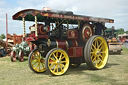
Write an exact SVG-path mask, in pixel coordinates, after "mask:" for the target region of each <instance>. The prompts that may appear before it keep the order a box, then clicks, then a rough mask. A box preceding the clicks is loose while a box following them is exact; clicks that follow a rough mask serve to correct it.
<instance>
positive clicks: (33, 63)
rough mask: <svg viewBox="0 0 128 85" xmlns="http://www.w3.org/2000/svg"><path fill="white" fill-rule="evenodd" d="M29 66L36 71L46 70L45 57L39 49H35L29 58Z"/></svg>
mask: <svg viewBox="0 0 128 85" xmlns="http://www.w3.org/2000/svg"><path fill="white" fill-rule="evenodd" d="M28 64H29V68H30V69H31V70H32V71H33V72H35V73H42V72H45V71H46V68H45V58H44V57H42V56H41V54H40V52H39V51H38V50H37V49H34V50H33V51H32V52H31V53H30V54H29V58H28Z"/></svg>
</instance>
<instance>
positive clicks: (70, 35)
mask: <svg viewBox="0 0 128 85" xmlns="http://www.w3.org/2000/svg"><path fill="white" fill-rule="evenodd" d="M67 35H68V36H67V38H68V39H77V38H78V30H67Z"/></svg>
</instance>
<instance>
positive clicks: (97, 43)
mask: <svg viewBox="0 0 128 85" xmlns="http://www.w3.org/2000/svg"><path fill="white" fill-rule="evenodd" d="M96 42H97V46H96V47H97V48H98V45H99V43H98V39H97V40H96Z"/></svg>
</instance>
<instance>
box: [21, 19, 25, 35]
mask: <svg viewBox="0 0 128 85" xmlns="http://www.w3.org/2000/svg"><path fill="white" fill-rule="evenodd" d="M22 19H23V37H25V18H22Z"/></svg>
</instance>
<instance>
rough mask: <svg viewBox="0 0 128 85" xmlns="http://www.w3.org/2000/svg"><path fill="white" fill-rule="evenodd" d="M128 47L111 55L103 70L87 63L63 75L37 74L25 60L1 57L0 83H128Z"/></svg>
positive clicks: (4, 84) (86, 84)
mask: <svg viewBox="0 0 128 85" xmlns="http://www.w3.org/2000/svg"><path fill="white" fill-rule="evenodd" d="M127 80H128V49H126V48H123V52H122V54H121V55H110V56H109V60H108V64H107V66H106V67H105V68H104V69H102V70H89V68H88V67H87V65H86V64H82V65H81V66H80V67H79V68H75V69H71V68H69V69H68V71H67V73H66V74H64V75H62V76H51V75H50V74H49V73H48V72H47V71H46V72H45V73H40V74H36V73H34V72H32V71H31V70H30V69H29V67H28V61H27V57H26V60H25V61H24V62H19V61H16V62H11V61H10V57H3V58H0V85H128V81H127Z"/></svg>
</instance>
